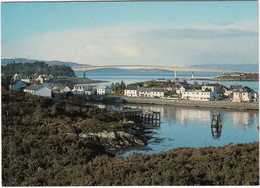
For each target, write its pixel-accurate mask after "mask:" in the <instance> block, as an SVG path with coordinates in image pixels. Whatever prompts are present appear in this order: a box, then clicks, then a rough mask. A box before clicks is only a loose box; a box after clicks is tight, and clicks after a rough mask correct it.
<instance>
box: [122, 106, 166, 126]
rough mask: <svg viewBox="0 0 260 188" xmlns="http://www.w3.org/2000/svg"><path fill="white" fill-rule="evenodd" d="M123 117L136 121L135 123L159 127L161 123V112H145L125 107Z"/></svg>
mask: <svg viewBox="0 0 260 188" xmlns="http://www.w3.org/2000/svg"><path fill="white" fill-rule="evenodd" d="M122 112H123V117H124V119H126V120H130V121H134V122H135V123H141V124H143V125H146V126H151V127H159V126H160V123H161V114H160V112H154V111H150V112H145V113H144V112H143V111H142V110H140V109H131V108H127V109H123V111H122Z"/></svg>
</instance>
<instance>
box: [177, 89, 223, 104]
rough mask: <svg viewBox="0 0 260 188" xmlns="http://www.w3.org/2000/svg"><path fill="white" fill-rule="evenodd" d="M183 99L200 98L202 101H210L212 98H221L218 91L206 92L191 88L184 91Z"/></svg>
mask: <svg viewBox="0 0 260 188" xmlns="http://www.w3.org/2000/svg"><path fill="white" fill-rule="evenodd" d="M181 98H182V99H186V100H200V101H210V100H215V99H217V100H218V99H219V94H217V93H216V92H205V91H201V90H198V91H197V90H194V91H193V90H190V91H185V92H183V93H182V97H181Z"/></svg>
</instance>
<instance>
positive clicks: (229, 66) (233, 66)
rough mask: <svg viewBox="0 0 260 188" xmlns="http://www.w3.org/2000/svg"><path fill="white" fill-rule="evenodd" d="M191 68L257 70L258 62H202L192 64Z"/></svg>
mask: <svg viewBox="0 0 260 188" xmlns="http://www.w3.org/2000/svg"><path fill="white" fill-rule="evenodd" d="M189 67H193V68H205V69H219V70H234V71H241V72H258V71H259V68H258V64H203V65H192V66H189Z"/></svg>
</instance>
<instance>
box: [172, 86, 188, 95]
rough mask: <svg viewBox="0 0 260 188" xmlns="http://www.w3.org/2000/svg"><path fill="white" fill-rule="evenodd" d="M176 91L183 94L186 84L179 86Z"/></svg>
mask: <svg viewBox="0 0 260 188" xmlns="http://www.w3.org/2000/svg"><path fill="white" fill-rule="evenodd" d="M175 91H176V93H177V94H182V93H184V92H185V91H186V89H185V87H184V86H181V87H180V88H177V89H176V90H175Z"/></svg>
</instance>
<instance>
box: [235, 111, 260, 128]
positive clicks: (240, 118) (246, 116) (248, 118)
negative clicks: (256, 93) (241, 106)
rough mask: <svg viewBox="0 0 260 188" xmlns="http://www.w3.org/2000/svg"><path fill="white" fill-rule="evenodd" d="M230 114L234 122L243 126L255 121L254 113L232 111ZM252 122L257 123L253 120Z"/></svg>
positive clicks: (255, 115)
mask: <svg viewBox="0 0 260 188" xmlns="http://www.w3.org/2000/svg"><path fill="white" fill-rule="evenodd" d="M231 115H232V120H233V122H234V124H235V125H239V126H241V127H244V128H246V127H248V126H249V125H250V124H252V122H254V121H257V114H255V113H245V112H232V113H231ZM254 124H258V123H257V122H254Z"/></svg>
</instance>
